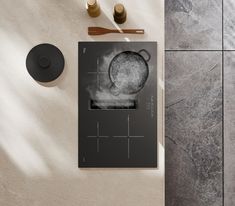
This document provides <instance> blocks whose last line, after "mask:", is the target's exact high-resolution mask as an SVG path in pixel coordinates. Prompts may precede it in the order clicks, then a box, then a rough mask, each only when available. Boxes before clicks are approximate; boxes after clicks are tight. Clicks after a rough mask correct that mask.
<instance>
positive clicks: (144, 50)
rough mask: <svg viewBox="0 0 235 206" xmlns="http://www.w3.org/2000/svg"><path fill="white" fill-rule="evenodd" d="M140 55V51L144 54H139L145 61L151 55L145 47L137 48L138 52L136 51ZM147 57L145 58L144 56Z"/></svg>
mask: <svg viewBox="0 0 235 206" xmlns="http://www.w3.org/2000/svg"><path fill="white" fill-rule="evenodd" d="M138 53H139V54H140V55H141V53H144V56H143V55H141V56H142V57H143V58H144V60H145V61H146V62H148V61H149V60H150V59H151V55H150V54H149V52H148V51H147V50H146V49H141V50H139V52H138ZM146 57H147V58H146Z"/></svg>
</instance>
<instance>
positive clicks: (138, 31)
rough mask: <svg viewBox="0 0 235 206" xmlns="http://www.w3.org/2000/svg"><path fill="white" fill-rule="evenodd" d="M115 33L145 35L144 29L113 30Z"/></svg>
mask: <svg viewBox="0 0 235 206" xmlns="http://www.w3.org/2000/svg"><path fill="white" fill-rule="evenodd" d="M112 32H113V33H125V34H144V29H121V30H117V29H112Z"/></svg>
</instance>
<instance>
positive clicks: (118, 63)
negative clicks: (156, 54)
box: [109, 49, 151, 95]
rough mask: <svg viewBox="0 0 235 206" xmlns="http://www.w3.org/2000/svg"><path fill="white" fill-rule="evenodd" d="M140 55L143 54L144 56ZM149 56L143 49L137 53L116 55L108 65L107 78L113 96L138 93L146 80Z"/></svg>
mask: <svg viewBox="0 0 235 206" xmlns="http://www.w3.org/2000/svg"><path fill="white" fill-rule="evenodd" d="M141 53H143V54H145V55H144V56H142V55H141ZM150 58H151V56H150V54H149V52H148V51H147V50H145V49H142V50H140V51H139V52H133V51H124V52H121V53H119V54H117V55H116V56H115V57H114V58H113V59H112V61H111V62H110V65H109V77H110V80H111V82H112V86H111V92H112V93H113V94H114V95H119V94H120V93H122V94H135V93H137V92H139V91H140V90H141V89H142V88H143V87H144V85H145V82H146V81H147V79H148V75H149V68H148V63H147V62H148V61H149V60H150Z"/></svg>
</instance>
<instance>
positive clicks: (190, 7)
mask: <svg viewBox="0 0 235 206" xmlns="http://www.w3.org/2000/svg"><path fill="white" fill-rule="evenodd" d="M231 1H232V0H231ZM165 39H166V49H169V50H172V49H173V50H221V49H222V0H194V1H193V0H166V1H165Z"/></svg>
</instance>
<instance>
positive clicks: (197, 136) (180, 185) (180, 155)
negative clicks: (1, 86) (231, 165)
mask: <svg viewBox="0 0 235 206" xmlns="http://www.w3.org/2000/svg"><path fill="white" fill-rule="evenodd" d="M165 69H166V206H189V205H190V206H222V194H223V193H222V191H223V190H222V188H223V187H222V182H223V181H222V162H223V160H222V54H221V52H167V53H166V68H165Z"/></svg>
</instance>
